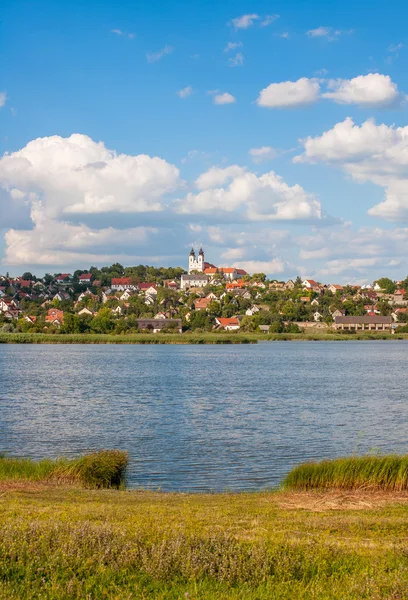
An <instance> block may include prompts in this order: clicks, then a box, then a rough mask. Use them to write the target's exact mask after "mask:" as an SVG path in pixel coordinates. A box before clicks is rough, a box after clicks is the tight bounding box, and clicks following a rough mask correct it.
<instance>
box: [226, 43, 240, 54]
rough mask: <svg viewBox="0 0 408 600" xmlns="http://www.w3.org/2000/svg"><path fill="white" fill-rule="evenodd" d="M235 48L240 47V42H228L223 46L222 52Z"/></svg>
mask: <svg viewBox="0 0 408 600" xmlns="http://www.w3.org/2000/svg"><path fill="white" fill-rule="evenodd" d="M237 48H242V42H228V44H227V45H226V46H225V48H224V52H231V50H236V49H237Z"/></svg>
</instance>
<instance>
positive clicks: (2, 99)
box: [0, 92, 7, 108]
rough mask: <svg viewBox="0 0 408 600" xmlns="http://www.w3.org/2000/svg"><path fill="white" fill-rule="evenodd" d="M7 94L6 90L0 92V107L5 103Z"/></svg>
mask: <svg viewBox="0 0 408 600" xmlns="http://www.w3.org/2000/svg"><path fill="white" fill-rule="evenodd" d="M6 100H7V94H6V92H0V108H1V107H2V106H4V105H5V104H6Z"/></svg>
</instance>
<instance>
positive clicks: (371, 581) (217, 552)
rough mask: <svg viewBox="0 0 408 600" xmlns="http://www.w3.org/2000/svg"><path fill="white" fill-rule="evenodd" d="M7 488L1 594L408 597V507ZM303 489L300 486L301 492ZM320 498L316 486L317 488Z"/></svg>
mask: <svg viewBox="0 0 408 600" xmlns="http://www.w3.org/2000/svg"><path fill="white" fill-rule="evenodd" d="M31 485H32V487H31V488H30V486H29V485H28V487H27V488H26V489H22V488H17V487H15V488H10V487H9V488H7V487H3V488H2V487H1V482H0V599H1V600H28V599H30V600H31V599H35V600H36V599H38V600H40V599H42V600H68V599H70V600H71V599H73V600H76V599H78V600H80V599H81V600H82V599H85V598H86V599H87V600H99V599H101V598H109V599H116V600H130V599H132V600H133V599H140V600H142V599H143V600H147V599H162V600H182V599H183V600H185V599H186V598H188V599H189V600H201V599H206V600H232V599H241V600H271V599H272V600H273V599H280V600H281V599H282V600H289V599H290V600H292V599H294V598H296V599H317V600H329V599H332V600H340V599H341V600H344V599H356V600H357V599H360V598H366V599H370V600H379V599H384V600H385V599H394V600H397V599H399V600H401V599H402V598H406V597H408V543H407V536H406V531H407V525H406V523H407V517H408V505H407V504H402V503H401V501H398V499H397V500H394V503H390V504H388V505H387V506H378V505H375V504H374V503H372V505H370V501H369V499H367V497H365V498H364V503H363V504H364V506H365V509H364V510H351V509H350V508H346V509H340V510H336V511H330V510H329V509H327V508H325V507H324V505H323V508H322V503H321V498H320V497H319V498H316V502H314V499H312V500H313V505H315V504H318V503H320V504H319V506H320V508H321V509H322V510H321V512H315V510H314V509H313V510H311V509H310V507H309V506H308V505H307V504H305V505H304V506H301V507H299V508H290V502H291V501H292V499H291V497H290V495H289V497H288V495H287V494H286V495H285V494H283V493H265V492H264V493H252V494H215V495H209V494H206V495H203V494H160V493H153V492H134V491H133V492H127V491H113V490H96V491H95V490H93V491H92V490H91V491H90V490H84V489H73V488H63V487H55V488H52V487H47V488H44V489H41V488H40V487H38V486H37V487H35V485H34V484H31ZM298 496H299V494H298ZM309 496H310V494H309Z"/></svg>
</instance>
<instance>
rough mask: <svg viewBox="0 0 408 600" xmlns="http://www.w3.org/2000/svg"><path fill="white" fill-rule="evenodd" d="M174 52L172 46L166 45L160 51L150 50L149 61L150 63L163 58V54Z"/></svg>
mask: <svg viewBox="0 0 408 600" xmlns="http://www.w3.org/2000/svg"><path fill="white" fill-rule="evenodd" d="M172 52H173V48H172V46H164V48H162V49H161V50H159V51H158V52H150V53H149V52H148V53H147V54H146V58H147V62H149V63H154V62H157V61H158V60H160V59H161V58H163V56H166V54H171V53H172Z"/></svg>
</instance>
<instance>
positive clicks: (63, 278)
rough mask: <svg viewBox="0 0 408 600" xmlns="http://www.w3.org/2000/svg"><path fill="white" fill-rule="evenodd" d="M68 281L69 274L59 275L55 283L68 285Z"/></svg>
mask: <svg viewBox="0 0 408 600" xmlns="http://www.w3.org/2000/svg"><path fill="white" fill-rule="evenodd" d="M70 279H71V274H70V273H61V275H58V277H57V278H56V281H57V283H68V282H69V280H70Z"/></svg>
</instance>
